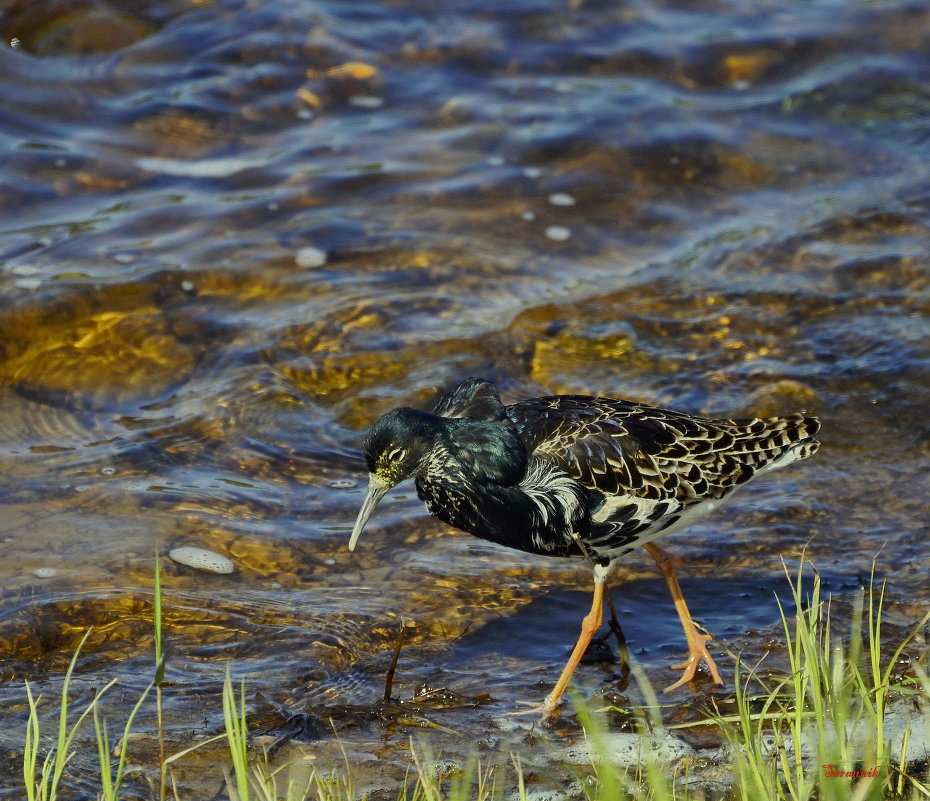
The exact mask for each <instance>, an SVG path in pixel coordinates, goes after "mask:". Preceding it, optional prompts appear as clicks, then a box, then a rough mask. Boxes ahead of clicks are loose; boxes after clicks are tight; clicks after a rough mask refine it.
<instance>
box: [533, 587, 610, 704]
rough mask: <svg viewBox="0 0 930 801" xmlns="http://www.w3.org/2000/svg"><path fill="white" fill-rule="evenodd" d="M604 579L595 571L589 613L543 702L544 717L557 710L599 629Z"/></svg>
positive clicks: (601, 616) (602, 617)
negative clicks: (564, 663) (569, 654)
mask: <svg viewBox="0 0 930 801" xmlns="http://www.w3.org/2000/svg"><path fill="white" fill-rule="evenodd" d="M604 579H605V576H602V575H599V573H598V571H595V574H594V598H593V599H592V600H591V611H590V612H588V614H587V615H585V616H584V619H583V620H582V621H581V634H580V635H579V637H578V642H577V643H575V648H574V649H573V650H572V655H571V656H570V657H569V658H568V663H567V664H566V665H565V668H564V669H563V670H562V675H561V676H559V680H558V681H557V682H556V684H555V687H553V688H552V692H551V693H549V695H547V696H546V700H545V701H543V715H544V717H550V716H551V715H552V714H553V713H554V712H555V711H556V710H557V709H558V708H559V705H560V704H561V703H562V696H563V695H564V694H565V688H566V687H567V686H568V682H569V680H570V679H571V677H572V673H574V672H575V668H576V667H578V663H579V662H580V661H581V657H582V656H584V652H585V651H586V650H587V648H588V645H589V644H590V642H591V638H592V637H593V636H594V633H595V632H596V631H597V630H598V629H599V628H600V627H601V621H602V620H603V619H604Z"/></svg>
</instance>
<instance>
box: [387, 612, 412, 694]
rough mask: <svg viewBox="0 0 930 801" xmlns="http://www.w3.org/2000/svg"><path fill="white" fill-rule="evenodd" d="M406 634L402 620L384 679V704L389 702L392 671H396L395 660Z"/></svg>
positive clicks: (398, 655) (398, 656)
mask: <svg viewBox="0 0 930 801" xmlns="http://www.w3.org/2000/svg"><path fill="white" fill-rule="evenodd" d="M406 634H407V627H406V624H405V623H404V620H403V619H401V621H400V632H399V633H398V635H397V642H396V643H395V645H394V654H393V656H391V664H390V665H388V669H387V674H386V675H385V677H384V697H383V698H382V699H381V700H382V701H383V702H384V703H385V704H389V703H390V702H391V690H392V689H393V687H394V671H395V670H397V660H398V659H400V649H401V648H403V647H404V637H405V636H406Z"/></svg>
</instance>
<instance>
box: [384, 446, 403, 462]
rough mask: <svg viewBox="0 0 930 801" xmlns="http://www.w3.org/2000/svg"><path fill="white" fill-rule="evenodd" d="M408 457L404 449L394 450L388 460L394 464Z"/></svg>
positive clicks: (389, 454)
mask: <svg viewBox="0 0 930 801" xmlns="http://www.w3.org/2000/svg"><path fill="white" fill-rule="evenodd" d="M406 455H407V451H405V450H404V449H403V448H394V450H392V451H391V452H390V453H388V455H387V458H388V459H389V460H390V461H392V462H399V461H400V460H401V459H403V458H404V456H406Z"/></svg>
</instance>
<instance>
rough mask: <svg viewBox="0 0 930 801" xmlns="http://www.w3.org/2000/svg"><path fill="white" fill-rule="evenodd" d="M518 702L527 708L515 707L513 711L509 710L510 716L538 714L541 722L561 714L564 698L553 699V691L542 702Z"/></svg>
mask: <svg viewBox="0 0 930 801" xmlns="http://www.w3.org/2000/svg"><path fill="white" fill-rule="evenodd" d="M517 703H518V704H519V705H520V706H524V707H526V709H515V710H514V711H513V712H508V713H507V715H508V716H509V717H520V716H522V715H536V716H538V717H539V719H540V722H542V723H546V722H548V721H550V720H554V719H555V718H558V717H560V716H561V710H562V699H561V698H558V699H553V697H552V693H550V694H549V695H547V696H546V697H545V699H544V700H543V702H542V703H541V704H537V703H534V702H532V701H518V702H517Z"/></svg>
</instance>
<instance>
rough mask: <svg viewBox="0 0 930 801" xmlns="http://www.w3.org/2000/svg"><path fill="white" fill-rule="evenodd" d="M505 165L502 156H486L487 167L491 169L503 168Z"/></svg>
mask: <svg viewBox="0 0 930 801" xmlns="http://www.w3.org/2000/svg"><path fill="white" fill-rule="evenodd" d="M505 163H506V162H505V161H504V157H503V156H488V165H489V166H491V167H503V166H504V164H505Z"/></svg>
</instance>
